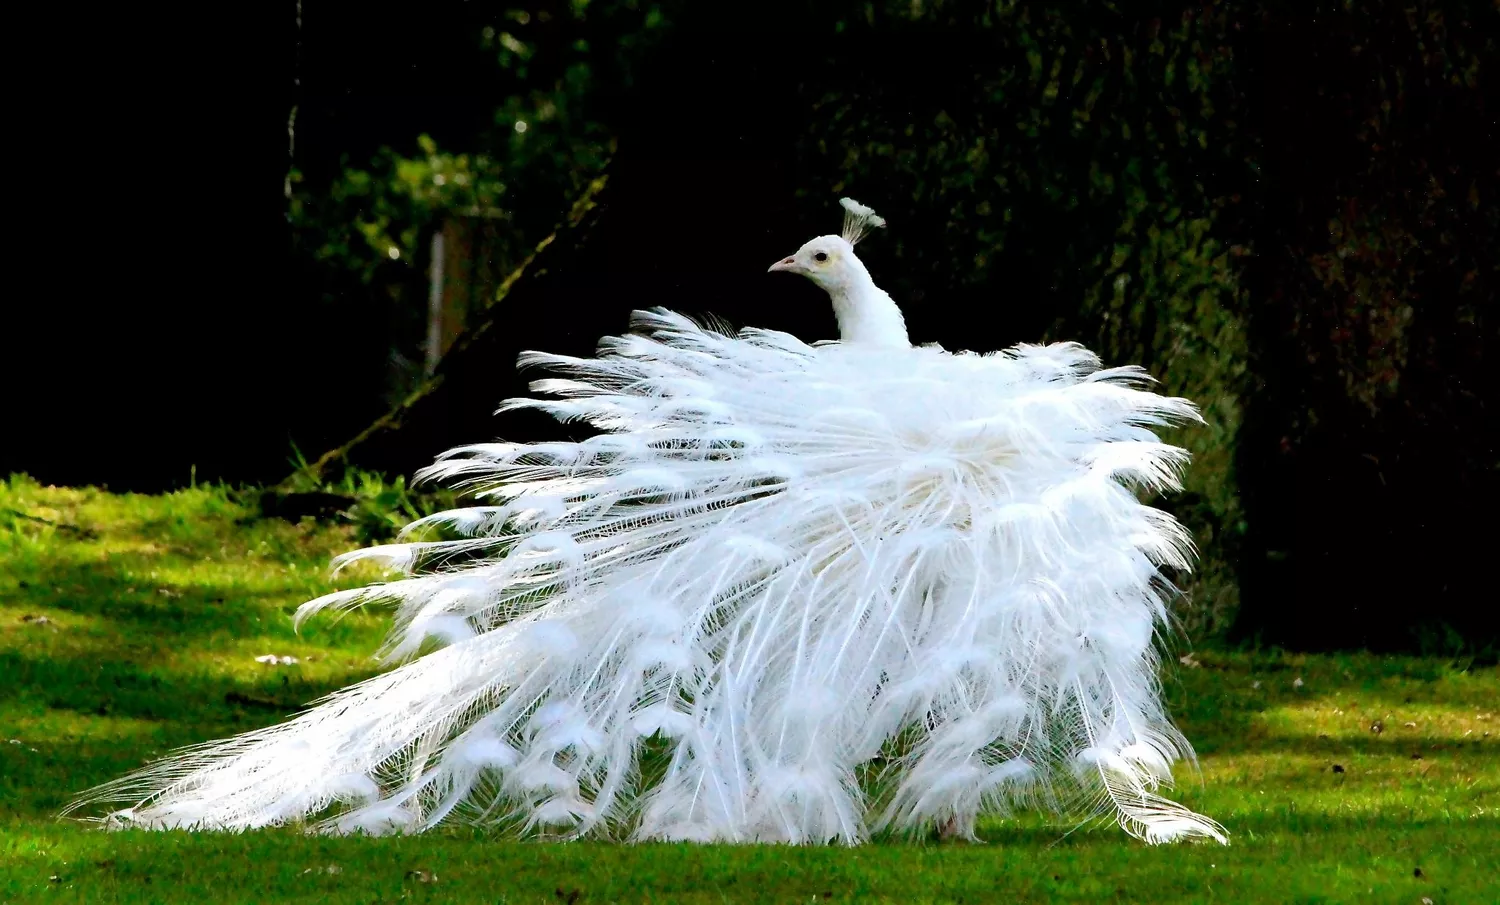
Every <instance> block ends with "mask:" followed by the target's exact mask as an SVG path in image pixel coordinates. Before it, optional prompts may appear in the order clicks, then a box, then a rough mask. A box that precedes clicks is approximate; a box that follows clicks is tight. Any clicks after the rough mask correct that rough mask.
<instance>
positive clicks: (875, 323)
mask: <svg viewBox="0 0 1500 905" xmlns="http://www.w3.org/2000/svg"><path fill="white" fill-rule="evenodd" d="M849 263H851V264H855V265H856V267H855V268H854V270H855V273H853V274H852V275H851V277H850V279H849V280H847V281H846V282H844V283H842V284H840V285H837V286H831V287H828V297H829V298H830V299H832V300H833V313H834V316H835V317H837V318H838V321H839V339H840V340H841V341H843V342H846V343H859V344H861V345H872V346H910V345H911V340H909V339H907V336H906V319H905V318H903V317H902V316H901V309H900V308H897V307H896V303H895V302H894V301H892V300H891V297H890V296H889V295H887V294H886V292H885V290H883V289H881V288H880V287H879V286H876V285H875V281H874V280H872V279H871V278H870V272H869V271H868V270H865V268H864V265H863V264H859V263H858V259H854V260H851V261H850V262H849Z"/></svg>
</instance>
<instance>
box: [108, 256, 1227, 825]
mask: <svg viewBox="0 0 1500 905" xmlns="http://www.w3.org/2000/svg"><path fill="white" fill-rule="evenodd" d="M833 238H835V239H836V238H837V237H833ZM840 241H842V240H840ZM809 244H810V245H811V244H812V243H809ZM859 270H860V272H861V273H863V268H859ZM864 279H866V280H867V279H868V277H867V275H866V276H865V277H864ZM869 288H871V289H873V285H871V286H870V287H869ZM862 291H863V290H859V289H858V287H855V289H854V290H851V292H853V293H854V295H853V297H854V298H856V299H857V298H859V297H860V292H862ZM876 292H878V290H876ZM864 297H866V298H869V299H874V300H875V301H876V302H877V303H880V304H887V303H889V298H888V297H887V296H885V295H884V293H879V294H878V296H877V295H875V294H873V293H866V295H865V296H864ZM882 299H883V300H884V301H883V302H882V301H880V300H882ZM876 322H877V323H880V324H883V325H885V326H886V327H889V328H890V329H891V330H894V329H898V327H899V323H900V320H899V316H897V317H896V318H894V319H892V318H890V317H888V316H882V317H880V318H877V321H876ZM634 326H635V328H636V332H634V333H633V334H631V335H627V336H621V337H616V338H612V339H608V340H605V341H604V342H603V343H602V345H601V352H600V355H599V357H597V358H593V359H577V358H566V357H561V356H550V355H543V354H540V353H528V354H527V355H526V356H525V357H524V360H523V363H525V364H528V365H538V366H545V367H547V368H548V369H550V370H551V371H552V372H553V373H554V374H555V375H557V376H556V377H555V378H553V379H549V380H546V381H542V382H540V383H539V384H538V386H539V388H540V389H541V390H543V391H546V392H549V393H551V394H553V395H552V396H551V397H550V398H547V399H540V398H531V399H519V400H512V401H511V402H508V403H507V404H506V406H505V408H507V409H518V408H538V409H542V410H544V411H550V412H552V413H553V414H555V415H558V416H559V417H563V418H568V419H583V420H586V421H588V422H590V423H592V424H594V425H596V426H597V427H599V428H600V429H601V430H602V431H604V433H603V434H601V435H600V436H598V437H595V438H593V439H590V440H587V441H584V442H581V443H545V444H530V445H526V444H499V443H497V444H482V445H475V446H469V447H464V448H461V449H457V450H454V451H452V452H450V453H448V454H446V455H444V456H443V457H442V458H440V459H439V460H438V462H437V464H435V465H434V466H432V467H431V468H430V469H428V470H427V473H426V476H427V477H431V478H442V479H446V480H451V481H455V482H457V483H459V484H460V485H462V486H464V487H466V488H468V490H469V491H470V492H472V493H475V494H478V495H480V496H482V497H484V498H485V499H486V500H487V503H486V505H484V506H481V507H475V508H473V509H469V510H460V511H458V512H452V513H445V514H441V515H439V516H434V517H431V518H430V519H428V520H426V523H427V524H428V525H440V526H442V527H443V528H444V529H445V530H448V531H452V532H457V533H458V534H459V535H460V537H459V539H456V540H452V541H445V542H411V543H403V544H397V545H393V546H388V547H383V548H376V549H374V550H369V551H363V552H362V553H360V554H356V556H359V557H364V558H374V559H378V560H382V561H385V562H387V563H390V564H394V565H396V566H398V567H400V568H402V569H404V570H405V571H407V572H408V577H406V578H403V579H401V580H398V581H394V582H390V583H387V584H383V585H377V586H373V587H371V588H368V589H363V590H361V591H355V592H340V593H337V594H332V595H329V596H327V597H324V598H321V599H319V600H315V601H312V602H311V603H308V604H306V605H304V606H303V608H302V610H301V615H302V616H305V615H307V614H310V613H313V612H316V611H318V610H320V609H322V608H324V607H329V606H337V607H345V606H354V605H358V604H360V603H364V602H371V601H385V602H389V603H392V604H394V605H395V608H396V613H395V629H394V631H393V634H392V637H391V638H390V640H389V642H388V643H387V646H386V651H385V653H386V654H387V655H388V656H390V657H391V658H392V659H393V660H395V661H398V662H399V663H400V665H398V666H396V667H395V668H394V669H393V670H392V671H390V672H387V673H385V674H383V675H380V676H378V677H376V678H373V679H370V680H368V681H366V682H363V683H361V684H359V685H356V686H353V687H351V688H348V689H346V690H344V691H341V692H339V693H337V694H335V695H333V696H331V697H329V698H328V699H326V700H324V701H322V702H321V703H319V704H318V705H317V706H315V707H313V708H312V709H311V710H309V711H307V712H306V713H304V714H302V715H301V716H299V717H297V718H295V719H293V720H291V721H290V722H287V723H284V724H282V725H279V726H274V727H271V728H268V729H263V730H260V731H257V732H252V733H249V734H246V735H242V736H239V737H236V738H233V739H229V740H227V741H222V742H217V743H213V744H209V745H205V746H202V747H200V748H197V749H193V750H190V751H188V752H185V753H183V754H181V755H179V756H177V757H175V758H172V759H169V760H167V761H165V762H162V763H160V764H157V765H155V766H152V767H150V768H148V769H146V770H144V771H142V772H141V773H138V774H136V775H133V776H130V777H126V778H125V779H123V780H120V781H118V782H116V783H112V784H110V785H108V786H105V787H103V788H101V789H98V790H95V792H94V793H93V794H91V795H90V796H89V797H88V798H86V799H84V800H83V801H81V802H80V804H82V803H84V802H88V801H96V800H112V801H134V802H137V803H136V804H135V806H134V807H132V808H130V809H128V810H125V811H120V812H117V813H116V814H115V815H113V818H112V820H111V824H112V825H135V826H145V827H156V828H163V827H194V828H214V829H248V828H252V827H261V826H267V825H273V824H283V823H288V822H294V821H303V820H307V821H312V823H313V825H314V826H316V827H317V828H320V829H323V830H326V831H331V832H371V833H374V832H409V831H413V830H419V829H422V828H425V827H428V826H431V825H433V824H435V823H437V822H441V821H446V820H457V819H469V820H474V821H479V822H488V823H501V824H508V825H511V826H516V827H519V828H521V829H523V830H532V831H538V832H542V831H545V832H549V833H558V832H560V833H562V834H563V835H568V836H577V835H582V834H586V833H594V834H601V835H629V836H631V837H633V838H638V839H684V840H727V841H756V840H761V841H781V842H794V843H821V842H828V841H838V842H843V843H855V842H858V841H860V840H862V839H864V838H866V837H867V835H868V833H869V832H870V831H871V830H872V829H876V828H880V827H891V828H896V829H903V830H914V829H918V828H921V827H924V826H930V825H932V824H934V823H937V822H947V823H949V825H951V826H954V827H956V828H957V829H958V831H959V832H961V833H963V834H965V835H972V833H973V826H974V822H975V820H976V819H977V817H978V816H979V815H980V814H981V813H985V812H1005V811H1008V810H1011V809H1013V808H1015V807H1018V806H1021V805H1025V804H1050V805H1054V806H1057V807H1059V808H1062V809H1064V810H1068V809H1070V808H1075V807H1077V806H1078V805H1079V804H1080V803H1081V804H1083V805H1085V806H1089V805H1092V806H1097V807H1101V808H1103V809H1104V810H1105V812H1106V813H1110V814H1112V815H1113V816H1114V817H1115V818H1116V819H1117V820H1118V822H1119V824H1120V825H1121V826H1122V827H1123V828H1124V829H1125V830H1126V831H1127V832H1129V833H1131V834H1133V835H1135V836H1139V837H1140V838H1142V839H1145V840H1146V841H1148V842H1162V841H1167V840H1170V839H1175V838H1179V837H1182V836H1194V835H1196V836H1206V837H1209V838H1213V839H1216V840H1219V841H1221V842H1222V841H1224V834H1223V830H1222V828H1221V827H1219V825H1218V824H1216V823H1214V822H1213V821H1211V820H1209V819H1207V818H1205V817H1201V816H1199V815H1197V814H1194V813H1192V812H1191V811H1188V810H1187V809H1185V808H1183V807H1181V806H1180V805H1177V804H1174V803H1173V802H1170V801H1168V800H1166V799H1165V798H1162V797H1160V795H1159V794H1157V789H1158V788H1159V787H1160V786H1161V785H1162V784H1164V783H1165V782H1167V781H1168V779H1169V777H1170V766H1171V764H1172V762H1173V761H1174V760H1177V759H1178V758H1180V757H1183V756H1190V749H1189V748H1188V746H1187V743H1186V741H1185V740H1184V739H1183V738H1182V737H1181V736H1180V735H1179V734H1178V733H1177V732H1176V730H1174V729H1173V728H1172V725H1171V723H1170V722H1169V721H1168V719H1167V716H1166V714H1165V713H1164V711H1163V708H1162V705H1161V701H1160V695H1159V689H1158V685H1157V678H1156V670H1157V659H1156V654H1155V652H1154V645H1153V640H1154V635H1155V633H1156V631H1157V629H1158V628H1159V627H1161V626H1162V625H1164V623H1165V620H1166V617H1167V609H1166V603H1167V597H1166V595H1168V594H1169V593H1170V592H1171V589H1170V586H1169V585H1167V584H1166V582H1165V581H1164V580H1163V578H1162V575H1161V573H1160V567H1161V566H1164V565H1166V566H1171V567H1173V568H1185V567H1187V565H1188V564H1189V562H1190V560H1191V557H1192V553H1193V551H1192V544H1191V540H1190V539H1189V538H1188V536H1187V535H1186V533H1185V532H1184V531H1183V530H1182V529H1181V527H1180V526H1178V525H1177V523H1176V522H1175V521H1173V520H1172V519H1171V518H1170V517H1169V516H1167V515H1165V514H1164V513H1161V512H1159V511H1156V510H1154V509H1151V508H1149V507H1147V506H1144V505H1142V504H1141V503H1140V502H1139V501H1138V499H1137V498H1136V496H1135V495H1134V493H1133V492H1132V490H1131V489H1130V487H1141V488H1148V489H1151V490H1164V489H1172V488H1175V487H1177V486H1178V475H1179V472H1180V469H1181V467H1182V465H1183V463H1184V461H1185V455H1184V453H1183V452H1182V451H1181V450H1179V449H1176V448H1174V447H1171V446H1168V445H1165V444H1163V443H1161V442H1160V441H1159V440H1158V439H1157V437H1156V435H1155V434H1154V433H1153V430H1152V429H1153V428H1156V427H1160V426H1165V425H1170V424H1174V423H1178V422H1182V421H1186V420H1193V419H1196V418H1197V417H1198V416H1197V413H1196V411H1195V409H1194V408H1193V406H1192V405H1191V404H1190V403H1189V402H1187V401H1186V400H1183V399H1175V398H1165V397H1162V396H1158V395H1155V394H1153V393H1151V392H1149V390H1148V389H1146V388H1145V385H1144V375H1143V374H1142V373H1141V372H1139V371H1138V370H1136V369H1129V368H1122V369H1112V370H1101V369H1100V366H1099V361H1098V359H1097V358H1096V357H1095V356H1094V355H1093V354H1092V353H1090V352H1088V351H1087V350H1085V349H1083V348H1082V347H1080V346H1077V345H1074V344H1057V345H1047V346H1018V347H1016V348H1013V349H1010V350H1007V351H1005V352H1001V353H997V354H988V355H975V354H969V353H962V354H950V353H948V352H945V351H943V350H941V349H938V348H935V347H923V348H912V347H910V346H907V345H903V344H900V343H897V342H895V341H894V340H895V339H898V338H899V337H898V336H896V335H895V334H893V333H891V332H889V330H888V331H887V332H886V333H884V334H882V335H881V336H880V337H879V340H880V341H879V342H867V343H864V342H848V343H841V344H823V345H818V346H809V345H807V344H804V343H803V342H801V341H799V340H797V339H795V338H793V337H791V336H788V335H786V334H782V333H776V332H772V331H767V330H744V331H741V332H740V333H739V334H738V335H727V334H725V333H724V332H718V331H710V330H706V329H703V328H700V327H699V326H697V325H696V324H694V323H693V322H691V321H689V320H688V319H686V318H684V317H681V316H679V315H676V314H672V313H669V312H666V311H661V310H654V311H650V312H638V313H637V314H636V315H635V320H634ZM1127 485H1129V486H1127ZM434 646H436V649H433V648H434ZM424 650H425V651H427V652H426V653H422V651H424ZM648 752H655V753H654V754H649V755H648ZM877 757H880V758H883V759H885V760H886V761H887V763H888V767H887V768H886V774H887V778H888V779H889V780H890V781H891V782H890V784H889V788H890V789H892V791H891V792H890V793H889V794H887V795H883V796H878V797H876V798H870V799H868V800H867V792H868V791H869V790H868V789H866V788H864V787H862V786H861V783H860V781H859V771H860V769H861V767H862V766H864V765H866V764H868V763H869V762H871V761H872V760H874V759H876V758H877Z"/></svg>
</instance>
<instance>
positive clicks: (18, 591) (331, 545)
mask: <svg viewBox="0 0 1500 905" xmlns="http://www.w3.org/2000/svg"><path fill="white" fill-rule="evenodd" d="M355 545H356V543H355V541H354V539H353V536H352V534H351V533H350V532H349V530H348V529H344V528H336V527H329V526H326V525H324V526H319V525H313V524H311V523H306V522H305V523H303V524H301V525H293V524H289V523H286V522H279V521H264V520H259V519H255V518H253V517H252V514H251V512H250V510H248V509H246V508H244V507H242V506H240V505H239V504H237V503H236V502H234V501H233V498H232V496H231V495H230V494H228V493H226V492H225V491H223V490H222V489H218V488H200V489H197V490H192V491H183V492H180V493H176V494H172V495H169V496H158V497H144V496H124V495H113V494H110V493H107V492H104V491H98V490H65V489H51V488H42V487H38V486H37V485H35V484H34V483H31V482H29V481H27V480H25V479H12V480H11V481H10V482H9V483H0V677H3V678H0V902H31V901H36V902H52V901H56V902H63V901H81V902H195V903H196V902H240V901H244V902H290V901H308V902H314V901H315V902H319V903H339V902H351V903H353V902H361V903H363V902H387V901H389V902H394V901H397V900H406V901H412V902H421V901H452V902H486V903H490V902H553V903H557V902H566V903H573V902H578V903H592V902H613V901H626V902H637V901H654V902H687V903H694V902H704V903H708V902H714V903H717V902H812V901H817V902H824V901H831V902H840V901H866V902H880V901H888V902H900V903H918V902H960V901H961V902H984V901H996V902H1052V901H1067V902H1073V901H1077V902H1091V903H1096V902H1100V901H1106V902H1114V901H1144V900H1154V901H1195V902H1196V901H1202V902H1209V901H1213V902H1228V903H1238V902H1278V903H1281V902H1400V903H1410V905H1418V903H1421V902H1424V901H1426V900H1431V901H1432V902H1434V903H1485V902H1497V901H1500V868H1497V867H1496V863H1500V798H1497V789H1500V732H1497V730H1500V717H1497V714H1500V674H1497V670H1496V669H1495V668H1493V667H1487V668H1470V667H1469V666H1468V664H1465V663H1462V662H1451V661H1442V660H1424V659H1411V658H1389V657H1379V658H1377V657H1372V656H1340V657H1313V656H1295V655H1248V654H1220V653H1213V652H1202V651H1200V652H1198V653H1197V654H1195V655H1194V657H1193V658H1191V661H1190V662H1192V663H1195V664H1196V665H1175V664H1174V669H1173V671H1172V673H1171V675H1170V677H1169V681H1168V694H1169V696H1170V698H1171V706H1172V711H1173V712H1174V714H1176V716H1177V717H1178V719H1179V721H1180V723H1181V725H1182V726H1183V728H1184V730H1185V731H1186V732H1187V735H1188V737H1189V738H1191V739H1192V740H1193V741H1194V743H1195V744H1196V745H1197V747H1198V750H1199V753H1200V754H1201V756H1202V761H1201V775H1194V774H1193V773H1192V772H1191V771H1189V770H1184V771H1183V773H1182V775H1181V776H1180V786H1179V788H1178V790H1177V792H1178V795H1177V797H1178V798H1179V799H1180V800H1182V801H1183V802H1184V803H1185V804H1187V805H1188V806H1190V807H1192V808H1194V809H1197V810H1200V811H1202V812H1204V813H1206V814H1209V815H1211V816H1213V817H1215V818H1217V819H1219V820H1220V821H1221V822H1223V823H1224V825H1225V826H1226V827H1227V828H1228V829H1229V832H1230V834H1231V840H1232V843H1233V844H1232V845H1231V846H1230V847H1228V848H1222V847H1219V846H1217V845H1207V844H1196V845H1193V844H1190V845H1178V846H1173V847H1162V848H1148V847H1146V846H1145V845H1143V844H1141V843H1138V842H1136V841H1134V840H1132V839H1130V838H1128V837H1127V836H1125V835H1124V834H1123V833H1121V832H1120V831H1119V830H1117V829H1115V828H1113V826H1112V825H1106V826H1097V827H1095V826H1091V827H1088V828H1084V829H1081V830H1079V831H1077V832H1070V830H1072V829H1073V827H1072V826H1071V825H1059V824H1057V823H1055V822H1047V821H1044V820H1042V819H1041V818H1024V819H1021V820H1018V821H1006V822H994V823H992V824H989V825H984V826H982V827H981V830H980V835H981V836H982V837H984V838H985V839H986V840H987V841H988V844H986V845H967V844H961V843H959V844H941V845H940V844H937V843H935V842H929V843H926V844H920V843H918V844H914V843H896V842H890V843H885V842H882V843H877V844H873V845H869V846H866V847H863V848H859V849H853V850H849V849H791V848H785V847H769V846H768V847H734V846H706V847H688V846H666V845H643V846H616V845H606V844H600V843H572V844H566V845H556V844H544V843H517V842H507V841H503V840H499V839H494V838H486V837H485V835H484V834H483V833H480V832H477V831H470V830H453V831H447V832H439V833H433V834H429V835H426V836H419V837H403V838H382V839H368V838H337V839H330V838H321V837H308V836H304V835H301V834H298V833H296V832H293V831H290V830H287V831H276V832H263V833H253V834H245V835H223V834H205V835H188V834H184V833H167V834H149V833H142V832H126V833H106V832H102V831H99V830H95V829H93V828H91V827H89V826H87V825H83V824H78V823H74V822H69V821H58V820H57V819H55V816H54V815H55V814H56V813H57V811H58V810H59V809H60V808H61V807H62V806H63V805H65V804H66V803H67V801H68V800H69V798H70V797H71V796H72V795H73V794H75V793H77V792H79V791H81V790H83V789H86V788H88V787H89V786H92V785H94V784H96V783H99V782H101V781H104V780H108V779H111V778H114V777H116V776H118V775H120V774H122V773H124V772H126V771H128V770H130V769H132V768H134V767H136V766H139V765H140V764H141V763H142V762H144V761H146V760H148V759H151V758H154V757H156V756H159V755H161V754H163V753H165V752H167V751H168V750H170V749H172V748H174V747H176V746H179V745H185V744H190V743H193V742H199V741H204V740H207V739H211V738H215V737H219V736H224V735H228V734H232V733H235V732H239V731H243V730H246V729H250V728H253V727H256V726H260V725H263V724H266V723H270V722H274V721H277V720H279V719H281V718H283V717H284V716H286V715H289V714H291V713H293V712H295V711H296V710H298V709H299V708H300V706H301V705H302V704H303V703H304V702H306V701H308V700H310V699H312V698H314V697H317V696H319V695H321V694H323V693H325V692H327V691H330V690H333V689H334V688H337V687H339V686H341V685H344V684H346V683H348V682H350V681H352V680H354V679H358V678H361V677H364V676H367V675H369V674H370V673H371V672H372V664H371V662H370V660H369V655H370V653H372V652H373V651H374V649H375V647H376V645H377V643H378V640H379V638H380V635H381V623H380V621H379V620H378V619H376V618H374V617H371V616H365V615H360V614H355V615H352V616H349V617H346V618H344V619H342V620H340V621H334V620H332V619H323V620H319V621H317V622H316V623H314V624H313V625H311V626H309V627H308V628H306V629H305V630H304V633H303V634H302V635H300V636H299V635H297V634H295V633H294V632H293V631H292V627H291V619H290V615H291V612H292V610H293V609H294V608H295V607H296V605H297V604H298V603H300V602H302V601H303V600H306V599H308V598H310V597H313V596H316V595H317V594H319V593H321V592H323V591H325V590H327V589H328V588H329V587H330V579H329V578H328V575H327V570H326V563H327V560H328V558H329V557H330V556H331V555H332V554H334V553H336V552H339V551H342V550H345V549H348V548H350V547H352V546H355ZM369 577H370V576H369V575H368V574H365V575H360V574H352V575H347V576H342V577H341V578H340V579H339V581H340V582H341V583H343V584H345V585H347V584H352V583H359V582H361V581H364V580H367V579H368V578H369ZM265 654H274V655H277V656H289V657H295V658H296V659H297V662H296V663H294V664H290V665H287V664H281V663H278V664H276V665H267V664H263V663H259V662H257V661H256V659H255V658H256V657H258V656H261V655H265ZM1299 680H1300V681H1299Z"/></svg>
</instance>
